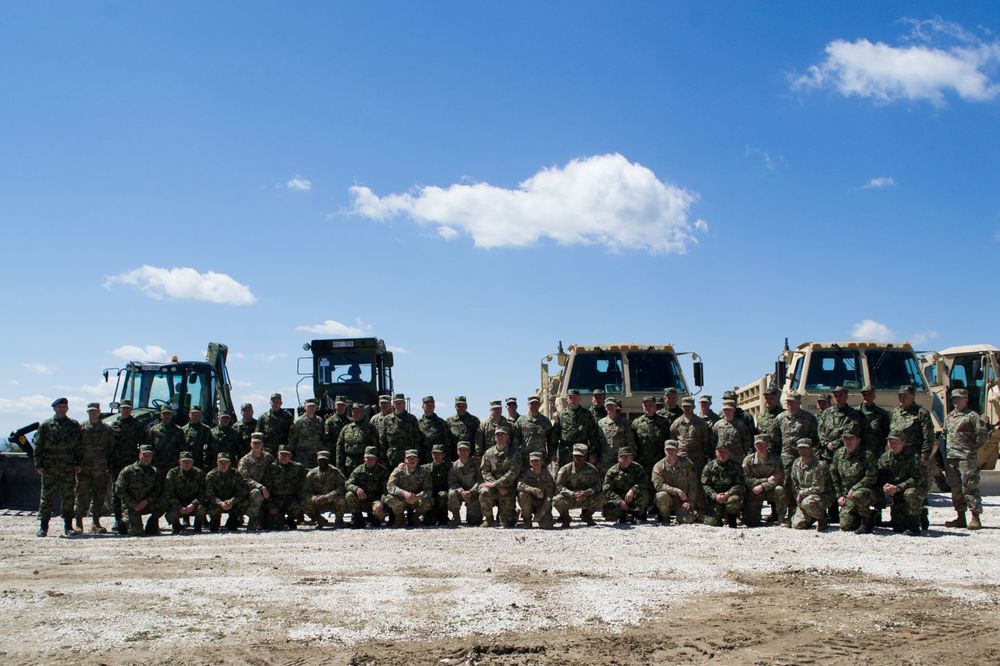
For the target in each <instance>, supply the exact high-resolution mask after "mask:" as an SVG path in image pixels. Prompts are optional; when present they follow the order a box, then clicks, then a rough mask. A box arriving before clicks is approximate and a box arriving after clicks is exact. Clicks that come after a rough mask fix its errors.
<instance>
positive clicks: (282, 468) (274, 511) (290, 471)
mask: <svg viewBox="0 0 1000 666" xmlns="http://www.w3.org/2000/svg"><path fill="white" fill-rule="evenodd" d="M305 482H306V468H305V467H304V466H303V465H302V464H301V463H297V462H294V461H292V449H291V448H290V447H289V446H288V445H287V444H282V445H281V446H279V447H278V462H276V463H275V464H273V465H271V466H270V467H269V468H268V470H267V474H266V475H265V476H264V485H265V486H267V489H268V490H269V491H270V492H271V498H270V499H269V500H267V504H266V505H265V507H266V508H265V513H266V516H267V528H268V529H271V530H280V529H281V526H282V525H284V526H285V527H287V528H288V529H290V530H294V529H298V526H299V522H300V521H301V520H302V489H303V488H304V487H305Z"/></svg>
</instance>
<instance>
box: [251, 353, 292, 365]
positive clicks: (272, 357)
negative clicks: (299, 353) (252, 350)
mask: <svg viewBox="0 0 1000 666" xmlns="http://www.w3.org/2000/svg"><path fill="white" fill-rule="evenodd" d="M253 357H254V358H255V359H257V360H258V361H263V362H264V363H274V362H275V361H277V360H278V359H279V358H285V354H284V352H278V353H277V354H254V355H253Z"/></svg>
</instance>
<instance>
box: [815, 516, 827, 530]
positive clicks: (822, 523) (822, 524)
mask: <svg viewBox="0 0 1000 666" xmlns="http://www.w3.org/2000/svg"><path fill="white" fill-rule="evenodd" d="M826 525H827V521H826V517H825V516H824V517H823V518H821V519H819V520H817V521H816V531H817V532H823V531H825V530H826Z"/></svg>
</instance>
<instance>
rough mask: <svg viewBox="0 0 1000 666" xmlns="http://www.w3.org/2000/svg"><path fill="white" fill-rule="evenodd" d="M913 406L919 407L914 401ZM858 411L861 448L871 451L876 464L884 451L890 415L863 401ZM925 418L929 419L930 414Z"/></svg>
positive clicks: (890, 423)
mask: <svg viewBox="0 0 1000 666" xmlns="http://www.w3.org/2000/svg"><path fill="white" fill-rule="evenodd" d="M913 406H914V407H916V408H917V409H920V406H919V405H917V404H916V403H914V404H913ZM858 413H859V414H861V448H863V449H866V450H868V451H871V453H872V457H873V458H874V459H875V462H876V464H877V463H878V457H879V456H880V455H882V452H883V451H885V440H886V438H888V437H889V429H890V428H891V427H892V415H891V414H890V413H889V412H887V411H886V410H884V409H882V408H881V407H879V406H878V405H875V404H872V405H871V406H868V405H866V404H865V403H861V406H860V407H859V408H858ZM927 419H928V421H929V420H930V416H928V417H927ZM928 453H929V452H928Z"/></svg>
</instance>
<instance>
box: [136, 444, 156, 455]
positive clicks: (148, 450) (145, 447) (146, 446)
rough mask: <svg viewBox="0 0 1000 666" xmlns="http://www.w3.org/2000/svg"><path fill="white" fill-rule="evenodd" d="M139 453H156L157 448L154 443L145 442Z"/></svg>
mask: <svg viewBox="0 0 1000 666" xmlns="http://www.w3.org/2000/svg"><path fill="white" fill-rule="evenodd" d="M139 453H156V449H155V448H153V445H152V444H143V445H142V446H140V447H139Z"/></svg>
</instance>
